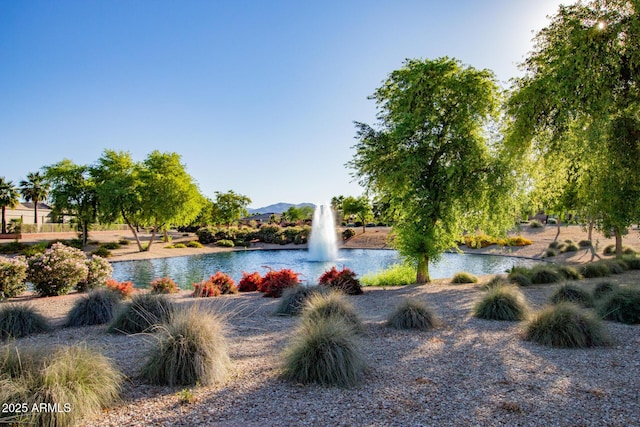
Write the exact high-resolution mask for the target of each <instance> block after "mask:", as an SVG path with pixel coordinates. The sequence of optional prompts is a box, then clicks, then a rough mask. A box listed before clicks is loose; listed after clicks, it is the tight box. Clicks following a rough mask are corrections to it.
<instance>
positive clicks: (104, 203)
mask: <svg viewBox="0 0 640 427" xmlns="http://www.w3.org/2000/svg"><path fill="white" fill-rule="evenodd" d="M91 175H92V176H93V177H94V179H95V182H96V192H97V195H98V200H99V204H98V211H99V214H100V219H101V220H102V221H104V222H110V223H112V222H116V221H120V220H122V221H124V222H125V224H127V226H128V227H129V230H131V233H133V236H134V238H135V239H136V243H137V245H138V250H140V251H142V250H143V246H142V243H141V242H140V237H139V235H138V229H137V226H138V225H139V224H140V221H141V217H142V215H141V209H142V199H143V197H144V193H143V191H142V188H143V187H142V181H141V179H140V165H139V164H138V163H136V162H134V161H133V159H132V158H131V154H130V153H128V152H123V151H114V150H105V151H104V152H103V153H102V156H101V157H100V159H98V161H97V162H96V164H95V165H94V167H92V168H91Z"/></svg>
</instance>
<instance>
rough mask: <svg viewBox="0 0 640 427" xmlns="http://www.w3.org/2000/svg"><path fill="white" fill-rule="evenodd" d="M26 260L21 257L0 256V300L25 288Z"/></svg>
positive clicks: (16, 294) (14, 295)
mask: <svg viewBox="0 0 640 427" xmlns="http://www.w3.org/2000/svg"><path fill="white" fill-rule="evenodd" d="M27 268H28V264H27V261H26V260H25V259H24V258H23V257H15V258H5V257H0V301H1V300H3V299H5V298H13V297H17V296H18V295H20V294H21V293H23V292H24V291H26V290H27V284H26V283H25V281H26V280H27Z"/></svg>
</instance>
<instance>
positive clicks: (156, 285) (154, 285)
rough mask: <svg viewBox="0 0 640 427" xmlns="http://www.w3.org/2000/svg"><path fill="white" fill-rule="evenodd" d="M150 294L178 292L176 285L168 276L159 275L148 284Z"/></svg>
mask: <svg viewBox="0 0 640 427" xmlns="http://www.w3.org/2000/svg"><path fill="white" fill-rule="evenodd" d="M149 289H150V290H151V293H152V294H175V293H177V292H180V289H179V288H178V285H177V284H176V282H174V281H173V279H171V278H170V277H160V278H158V279H155V280H154V281H152V282H151V283H150V284H149Z"/></svg>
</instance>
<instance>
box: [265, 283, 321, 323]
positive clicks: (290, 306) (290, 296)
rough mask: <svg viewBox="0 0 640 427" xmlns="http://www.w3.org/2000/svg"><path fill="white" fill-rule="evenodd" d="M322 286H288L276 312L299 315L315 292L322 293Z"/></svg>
mask: <svg viewBox="0 0 640 427" xmlns="http://www.w3.org/2000/svg"><path fill="white" fill-rule="evenodd" d="M322 292H323V290H322V287H321V286H304V285H296V286H294V287H292V288H287V289H285V291H284V292H283V293H282V297H281V298H280V302H279V303H278V306H277V307H276V311H275V313H274V314H277V315H282V316H297V315H299V314H300V313H301V312H302V309H303V308H304V306H305V304H306V303H307V300H308V299H309V297H311V296H312V295H314V294H315V293H322Z"/></svg>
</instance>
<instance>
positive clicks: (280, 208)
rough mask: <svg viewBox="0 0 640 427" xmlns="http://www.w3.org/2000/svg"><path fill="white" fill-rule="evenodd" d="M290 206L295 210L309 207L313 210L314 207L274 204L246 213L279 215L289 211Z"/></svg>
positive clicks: (302, 204) (307, 204)
mask: <svg viewBox="0 0 640 427" xmlns="http://www.w3.org/2000/svg"><path fill="white" fill-rule="evenodd" d="M291 206H295V207H296V208H300V207H302V206H311V207H312V208H314V209H315V207H316V205H314V204H313V203H298V204H297V205H294V204H293V203H276V204H275V205H269V206H265V207H263V208H257V209H247V211H249V215H253V214H265V213H277V214H280V213H282V212H284V211H286V210H287V209H289V208H290V207H291Z"/></svg>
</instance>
